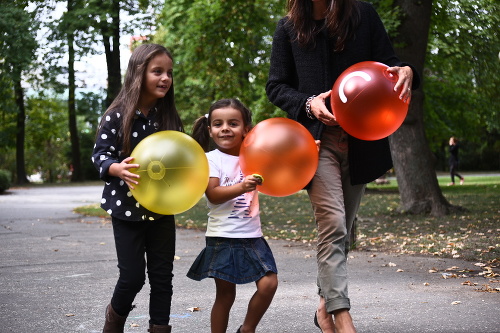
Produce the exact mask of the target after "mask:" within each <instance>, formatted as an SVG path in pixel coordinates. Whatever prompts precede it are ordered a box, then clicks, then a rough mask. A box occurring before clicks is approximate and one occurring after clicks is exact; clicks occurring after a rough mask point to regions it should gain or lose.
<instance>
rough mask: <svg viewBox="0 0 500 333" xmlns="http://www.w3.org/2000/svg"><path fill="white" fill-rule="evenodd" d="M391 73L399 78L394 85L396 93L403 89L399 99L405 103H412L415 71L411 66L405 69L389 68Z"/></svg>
mask: <svg viewBox="0 0 500 333" xmlns="http://www.w3.org/2000/svg"><path fill="white" fill-rule="evenodd" d="M387 71H388V72H389V73H392V74H395V75H397V76H398V82H396V84H395V85H394V91H398V90H399V89H401V92H400V94H399V99H400V100H402V101H403V102H405V103H410V99H411V84H412V81H413V70H412V69H411V67H410V66H405V67H398V66H395V67H389V68H387Z"/></svg>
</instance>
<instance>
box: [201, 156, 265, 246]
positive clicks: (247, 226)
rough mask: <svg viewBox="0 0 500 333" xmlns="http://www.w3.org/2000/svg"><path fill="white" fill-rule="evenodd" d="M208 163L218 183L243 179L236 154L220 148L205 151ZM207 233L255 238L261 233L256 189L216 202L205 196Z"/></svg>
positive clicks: (236, 182)
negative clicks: (227, 152) (225, 151)
mask: <svg viewBox="0 0 500 333" xmlns="http://www.w3.org/2000/svg"><path fill="white" fill-rule="evenodd" d="M206 155H207V158H208V164H209V167H210V177H215V178H219V184H220V186H230V185H234V184H238V183H241V182H242V181H243V179H244V176H243V173H242V172H241V168H240V163H239V157H238V156H233V155H228V154H225V153H223V152H221V151H220V150H218V149H216V150H212V151H210V152H208V153H206ZM207 205H208V208H210V212H209V213H208V225H207V232H206V236H207V237H227V238H257V237H262V230H261V227H260V216H259V196H258V191H257V190H255V191H252V192H248V193H243V194H242V195H240V196H238V197H236V198H234V199H232V200H229V201H226V202H224V203H222V204H219V205H216V204H213V203H211V202H210V200H208V199H207Z"/></svg>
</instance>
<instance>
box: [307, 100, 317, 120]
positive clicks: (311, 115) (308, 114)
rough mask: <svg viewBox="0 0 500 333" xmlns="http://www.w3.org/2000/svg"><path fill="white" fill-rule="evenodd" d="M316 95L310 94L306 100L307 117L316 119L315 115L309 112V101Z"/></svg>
mask: <svg viewBox="0 0 500 333" xmlns="http://www.w3.org/2000/svg"><path fill="white" fill-rule="evenodd" d="M314 97H316V95H312V96H311V97H309V98H307V101H306V114H307V117H308V118H309V119H316V117H315V116H314V115H313V113H312V112H311V102H312V100H313V99H314Z"/></svg>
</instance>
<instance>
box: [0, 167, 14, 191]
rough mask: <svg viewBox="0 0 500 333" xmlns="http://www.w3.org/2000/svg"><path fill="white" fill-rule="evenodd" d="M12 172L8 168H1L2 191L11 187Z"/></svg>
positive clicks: (0, 185) (0, 187) (0, 184)
mask: <svg viewBox="0 0 500 333" xmlns="http://www.w3.org/2000/svg"><path fill="white" fill-rule="evenodd" d="M11 179H12V174H11V173H10V171H8V170H2V169H0V193H2V192H5V191H6V190H8V189H9V188H10V185H11Z"/></svg>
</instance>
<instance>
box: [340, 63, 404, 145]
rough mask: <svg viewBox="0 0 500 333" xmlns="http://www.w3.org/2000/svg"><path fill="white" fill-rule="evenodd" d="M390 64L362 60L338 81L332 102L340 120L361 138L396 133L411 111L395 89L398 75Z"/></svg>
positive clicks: (345, 128)
mask: <svg viewBox="0 0 500 333" xmlns="http://www.w3.org/2000/svg"><path fill="white" fill-rule="evenodd" d="M387 68H388V66H387V65H384V64H382V63H379V62H375V61H363V62H360V63H357V64H355V65H352V66H351V67H349V68H347V69H346V70H345V71H344V72H343V73H342V74H341V75H340V76H339V77H338V79H337V80H336V81H335V84H334V85H333V88H332V92H331V93H330V103H331V106H332V110H333V114H334V115H335V118H336V119H337V122H338V123H339V124H340V126H342V128H343V129H344V130H345V131H346V132H347V133H349V134H350V135H352V136H354V137H356V138H358V139H361V140H369V141H371V140H379V139H382V138H385V137H387V136H389V135H391V134H392V133H394V132H395V131H396V130H397V129H398V128H399V126H401V124H402V123H403V121H404V119H405V117H406V114H407V113H408V104H407V103H405V102H403V101H402V100H400V99H399V94H400V92H396V91H394V85H395V83H396V82H397V81H398V77H397V76H396V75H393V74H391V73H389V72H387Z"/></svg>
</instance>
